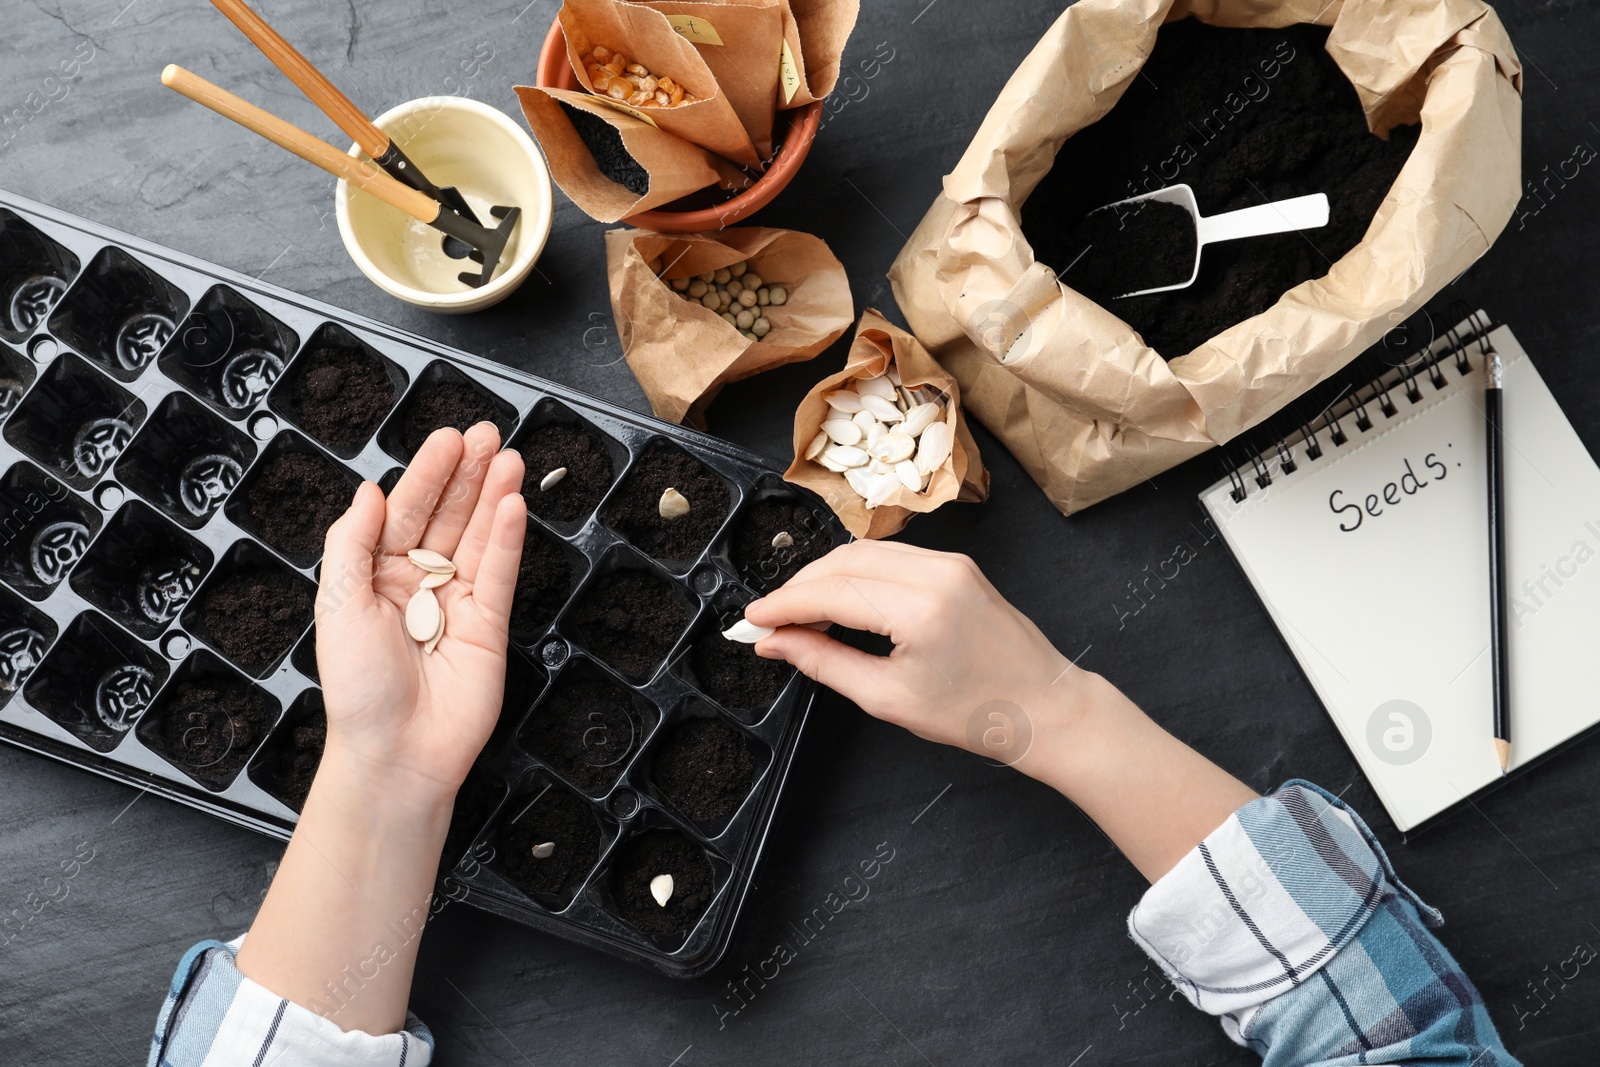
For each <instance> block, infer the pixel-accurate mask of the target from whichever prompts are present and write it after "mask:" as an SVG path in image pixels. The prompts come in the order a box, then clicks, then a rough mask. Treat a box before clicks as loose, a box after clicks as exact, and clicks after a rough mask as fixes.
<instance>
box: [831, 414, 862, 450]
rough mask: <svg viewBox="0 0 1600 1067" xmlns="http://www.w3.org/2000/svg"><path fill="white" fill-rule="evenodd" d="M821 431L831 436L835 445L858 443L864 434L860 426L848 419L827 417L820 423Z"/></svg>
mask: <svg viewBox="0 0 1600 1067" xmlns="http://www.w3.org/2000/svg"><path fill="white" fill-rule="evenodd" d="M822 432H823V433H825V434H827V435H828V436H829V437H830V438H832V439H833V443H834V444H836V445H858V444H860V443H861V439H862V438H863V437H865V436H866V434H865V432H863V431H862V429H861V427H860V426H857V425H856V424H855V423H854V422H852V421H851V420H850V419H829V420H828V421H827V422H824V423H823V424H822Z"/></svg>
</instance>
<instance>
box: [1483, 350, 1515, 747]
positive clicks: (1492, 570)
mask: <svg viewBox="0 0 1600 1067" xmlns="http://www.w3.org/2000/svg"><path fill="white" fill-rule="evenodd" d="M1484 369H1485V370H1486V371H1487V373H1488V382H1487V384H1486V387H1485V389H1484V394H1483V410H1484V414H1485V415H1486V416H1487V418H1486V420H1485V421H1486V422H1487V424H1488V460H1489V604H1490V607H1489V612H1490V628H1489V644H1490V652H1491V653H1492V661H1491V662H1492V664H1493V672H1494V675H1493V676H1494V748H1495V752H1496V753H1497V754H1498V755H1499V757H1500V773H1501V774H1504V773H1505V772H1506V768H1507V767H1508V766H1509V765H1510V763H1511V723H1510V706H1511V658H1510V651H1511V648H1510V637H1511V634H1510V630H1509V625H1508V620H1509V613H1508V612H1507V611H1506V517H1505V506H1506V478H1505V448H1504V441H1503V440H1502V438H1503V435H1504V432H1505V427H1504V416H1505V406H1504V404H1503V403H1502V397H1503V387H1504V385H1505V367H1504V364H1503V363H1502V362H1501V359H1500V353H1499V352H1496V351H1495V350H1494V348H1493V347H1492V346H1491V347H1490V348H1489V351H1488V353H1487V355H1486V356H1485V359H1484Z"/></svg>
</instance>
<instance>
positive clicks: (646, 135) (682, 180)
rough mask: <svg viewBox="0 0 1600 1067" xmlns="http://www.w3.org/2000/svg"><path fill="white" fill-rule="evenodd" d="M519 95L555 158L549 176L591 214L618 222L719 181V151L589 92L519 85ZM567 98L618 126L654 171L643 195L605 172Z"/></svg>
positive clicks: (549, 155) (535, 129)
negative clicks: (576, 126) (582, 134)
mask: <svg viewBox="0 0 1600 1067" xmlns="http://www.w3.org/2000/svg"><path fill="white" fill-rule="evenodd" d="M517 97H518V98H519V99H520V100H521V101H522V114H523V115H524V116H526V118H527V120H528V127H529V128H530V129H532V130H533V138H534V140H536V141H538V142H539V147H540V148H543V149H544V157H545V159H546V160H548V161H549V163H550V176H551V177H553V178H554V179H555V181H556V184H557V185H559V186H561V191H562V192H564V193H566V194H567V196H568V197H570V198H571V199H572V202H573V203H574V204H577V205H578V207H580V208H582V209H583V211H584V213H585V214H587V215H589V217H591V218H594V219H598V220H599V221H601V222H616V221H617V220H618V219H625V218H627V217H629V216H630V215H637V214H638V213H639V212H641V211H648V210H650V209H651V208H653V207H660V206H661V205H662V204H670V203H672V201H674V200H677V199H678V198H679V197H683V196H687V195H688V194H690V193H692V192H694V191H695V190H697V189H704V188H705V187H706V186H708V185H715V184H717V183H718V182H719V181H720V176H719V171H718V169H717V167H716V165H715V164H714V163H713V160H715V159H716V158H717V157H716V156H714V155H712V154H711V153H710V152H707V151H706V150H705V149H704V148H701V147H700V146H699V145H693V144H690V143H689V142H688V141H685V140H684V139H683V138H681V137H677V136H674V135H673V134H670V133H667V132H666V131H664V130H659V129H657V128H656V127H654V126H652V125H650V124H649V123H648V122H641V121H640V120H639V119H636V118H633V117H632V116H630V115H625V114H623V113H622V112H620V111H618V110H617V109H616V108H613V107H607V106H606V105H605V104H602V103H600V102H599V101H598V100H597V99H595V97H593V96H592V95H590V94H589V93H580V92H574V91H571V90H567V89H540V88H536V87H534V86H531V85H519V86H517ZM563 103H566V104H570V105H572V106H573V107H575V108H577V109H578V110H580V111H585V112H588V113H589V114H591V115H594V116H596V117H598V118H599V119H600V120H601V121H603V122H606V123H607V124H609V125H610V126H612V127H613V128H614V129H615V130H616V131H617V133H618V135H619V136H621V138H622V147H623V148H626V149H627V150H628V154H629V155H631V156H632V157H633V158H634V159H635V160H636V161H637V162H638V164H639V166H641V167H643V168H644V171H645V173H646V174H648V175H649V176H650V188H649V190H648V191H647V192H646V193H645V195H643V196H639V195H638V194H636V193H635V192H634V191H633V190H632V189H629V188H628V187H627V186H625V185H621V184H619V183H617V182H614V181H612V180H611V179H610V178H608V177H606V176H605V175H604V174H603V173H601V171H600V167H599V166H598V165H597V164H596V163H595V161H594V154H593V153H592V152H590V151H589V146H588V145H586V144H584V142H583V138H582V137H580V136H578V131H577V130H576V129H574V128H573V125H572V120H571V119H570V118H569V117H568V116H567V113H566V112H565V111H563V110H562V109H561V105H562V104H563Z"/></svg>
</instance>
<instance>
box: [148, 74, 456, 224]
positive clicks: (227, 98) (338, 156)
mask: <svg viewBox="0 0 1600 1067" xmlns="http://www.w3.org/2000/svg"><path fill="white" fill-rule="evenodd" d="M161 84H162V85H165V86H166V87H167V88H169V89H172V90H174V91H176V92H179V93H182V94H183V95H184V96H187V97H188V98H189V99H190V100H193V101H194V102H195V103H197V104H203V105H205V106H206V107H208V108H210V109H211V110H212V111H215V112H216V113H217V114H219V115H221V116H222V117H223V118H227V119H232V120H233V121H234V122H237V123H238V124H239V125H241V126H243V127H244V128H245V129H247V130H249V131H250V132H252V133H257V134H260V135H261V136H262V137H265V138H266V139H267V140H269V141H271V142H272V143H273V144H275V145H277V146H278V147H279V148H283V149H287V150H288V151H290V152H293V153H294V154H295V155H297V156H299V157H300V158H301V159H303V160H305V161H306V162H307V163H315V164H316V165H317V166H319V167H321V168H322V169H323V170H325V171H327V172H328V173H329V174H332V175H333V176H334V177H336V178H343V179H344V180H345V181H347V182H349V183H350V184H351V185H353V186H355V187H356V188H358V189H362V190H365V191H366V192H368V193H371V194H372V195H373V196H375V197H377V198H378V199H379V200H382V201H383V202H384V203H386V204H388V205H390V206H391V207H396V208H399V209H400V210H401V211H404V212H405V213H406V214H407V215H410V216H411V217H412V218H414V219H418V220H420V221H422V222H427V223H432V222H433V221H434V219H436V218H438V217H439V212H440V208H439V203H438V201H436V200H434V199H433V198H432V197H430V196H428V195H427V194H426V193H420V192H418V191H417V190H415V189H412V188H411V187H410V186H407V185H402V184H401V183H400V182H398V181H396V180H395V179H393V178H391V177H389V175H388V174H386V173H384V171H383V170H382V169H381V168H379V167H378V165H377V164H375V163H371V162H368V161H366V160H358V159H353V158H352V157H350V156H348V155H346V154H345V153H343V152H341V151H339V150H338V149H337V148H334V147H333V146H332V145H330V144H328V143H327V142H326V141H322V140H318V139H317V138H315V137H313V136H311V135H310V134H309V133H307V132H306V131H304V130H302V129H301V128H300V127H298V126H295V125H292V124H291V123H288V122H285V121H284V120H283V119H280V118H279V117H278V116H276V115H273V114H271V113H269V112H266V111H263V110H261V109H260V108H259V107H256V106H255V105H254V104H252V103H250V102H249V101H247V100H241V99H239V98H238V97H237V96H234V95H233V94H232V93H230V92H228V91H227V90H226V89H224V88H222V87H221V86H217V85H213V84H211V83H210V82H208V81H206V80H205V79H204V78H202V77H200V75H198V74H195V73H193V72H191V71H187V70H184V69H183V68H182V67H180V66H178V65H176V64H173V65H172V66H169V67H167V69H166V70H164V71H162V72H161Z"/></svg>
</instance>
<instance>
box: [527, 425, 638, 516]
mask: <svg viewBox="0 0 1600 1067" xmlns="http://www.w3.org/2000/svg"><path fill="white" fill-rule="evenodd" d="M511 447H512V448H515V449H516V450H517V451H518V452H519V453H520V454H521V455H522V461H523V464H524V465H525V467H526V470H527V473H526V474H525V475H524V476H523V479H522V496H523V499H525V500H526V501H527V502H528V510H529V511H531V512H533V513H534V514H535V515H537V516H539V518H541V519H543V520H544V521H545V522H548V523H550V524H551V525H552V526H554V527H556V528H557V529H559V530H561V531H562V532H563V533H566V532H570V531H571V530H575V529H576V528H577V527H578V526H580V525H581V524H582V523H583V522H584V520H586V519H587V518H588V517H589V516H590V515H592V514H594V510H595V509H596V508H598V507H599V506H600V501H601V500H602V499H603V498H604V497H605V495H606V491H607V490H608V489H610V488H611V483H612V482H613V481H614V480H615V479H616V476H617V471H619V470H621V469H622V467H623V466H624V465H625V464H626V463H627V459H628V450H627V448H625V447H624V446H623V444H622V443H621V442H620V441H617V440H615V439H614V438H612V437H609V436H607V435H606V434H603V433H601V432H600V431H599V430H597V429H595V428H594V426H592V425H590V423H589V422H588V421H587V420H585V419H582V418H579V417H578V416H577V415H575V414H573V412H572V410H571V409H570V408H568V407H567V406H566V405H564V404H560V403H557V402H556V401H554V400H546V401H543V402H541V403H540V404H539V405H538V406H537V407H535V408H534V409H533V413H532V414H530V415H529V416H528V421H527V422H526V423H525V424H524V426H523V428H522V429H521V430H519V431H518V432H517V436H516V437H515V438H513V439H512V441H511ZM561 469H565V470H566V474H564V475H561V476H560V478H559V480H558V481H556V483H555V484H554V485H552V486H551V487H550V488H549V489H541V488H540V486H541V484H542V483H543V482H544V481H545V480H546V478H548V477H549V476H550V475H551V473H552V472H554V471H557V470H561Z"/></svg>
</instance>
